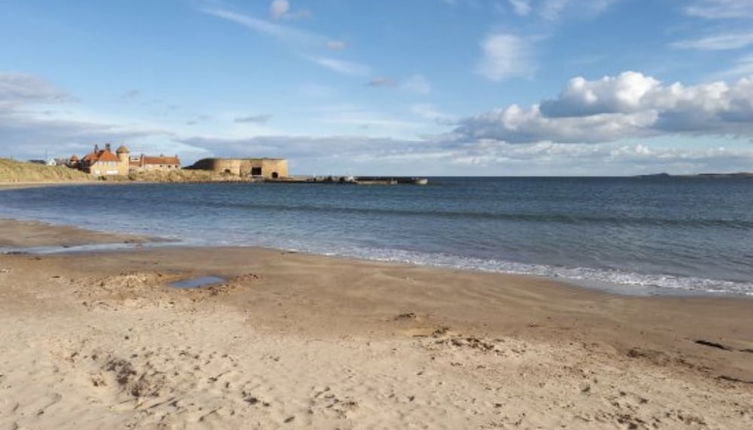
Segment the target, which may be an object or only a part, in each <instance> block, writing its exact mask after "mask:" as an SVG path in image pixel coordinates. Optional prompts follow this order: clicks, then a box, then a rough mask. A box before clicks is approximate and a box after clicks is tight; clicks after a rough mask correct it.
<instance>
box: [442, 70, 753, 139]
mask: <svg viewBox="0 0 753 430" xmlns="http://www.w3.org/2000/svg"><path fill="white" fill-rule="evenodd" d="M460 124H461V125H460V126H459V127H458V128H457V129H456V130H455V138H457V139H460V140H463V139H466V140H479V139H492V140H499V141H505V142H509V143H533V142H541V141H552V142H560V143H603V142H609V141H615V140H619V139H623V138H636V137H637V138H641V137H649V136H658V135H673V134H688V135H728V136H745V137H753V77H751V78H744V79H741V80H739V81H738V82H736V83H734V84H728V83H725V82H713V83H709V84H701V85H695V86H684V85H682V84H681V83H674V84H671V85H663V84H661V83H660V82H659V81H657V80H656V79H654V78H651V77H649V76H645V75H643V74H641V73H637V72H624V73H622V74H620V75H619V76H614V77H605V78H602V79H599V80H596V81H588V80H585V79H583V78H574V79H572V80H571V81H570V83H569V84H568V85H567V86H566V87H565V89H564V90H563V91H562V92H561V93H560V95H559V97H557V98H556V99H553V100H545V101H543V102H542V103H541V104H536V105H533V106H531V107H529V108H521V107H520V106H517V105H511V106H508V107H506V108H500V109H495V110H492V111H490V112H487V113H484V114H480V115H476V116H473V117H470V118H466V119H464V120H462V121H461V122H460Z"/></svg>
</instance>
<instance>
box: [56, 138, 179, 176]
mask: <svg viewBox="0 0 753 430" xmlns="http://www.w3.org/2000/svg"><path fill="white" fill-rule="evenodd" d="M68 167H71V168H75V169H79V170H83V171H84V172H87V173H90V174H92V175H96V176H113V175H122V176H125V175H128V174H129V173H131V172H135V171H144V170H166V171H170V170H177V169H180V159H179V158H178V156H177V155H176V156H173V157H168V156H165V155H160V156H159V157H152V156H147V155H144V154H141V155H139V156H135V157H131V156H130V150H129V149H128V148H127V147H126V146H125V145H120V147H118V149H117V150H116V151H115V152H114V153H113V152H112V149H111V147H110V144H109V143H108V144H106V145H105V147H104V148H103V149H100V148H99V145H94V150H93V151H92V152H90V153H88V154H86V155H84V156H83V157H82V158H81V159H79V158H78V157H77V156H75V155H73V156H72V157H71V158H70V159H69V160H68Z"/></svg>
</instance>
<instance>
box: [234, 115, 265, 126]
mask: <svg viewBox="0 0 753 430" xmlns="http://www.w3.org/2000/svg"><path fill="white" fill-rule="evenodd" d="M270 119H272V115H270V114H259V115H248V116H241V117H237V118H235V119H234V120H233V121H235V122H241V123H256V124H264V123H267V122H269V120H270Z"/></svg>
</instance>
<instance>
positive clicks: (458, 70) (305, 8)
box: [0, 0, 753, 175]
mask: <svg viewBox="0 0 753 430" xmlns="http://www.w3.org/2000/svg"><path fill="white" fill-rule="evenodd" d="M752 136H753V1H750V0H401V1H397V0H396V1H383V2H375V1H368V0H316V1H315V0H287V1H285V0H274V1H272V0H222V1H220V0H162V1H153V0H150V1H146V0H144V1H138V0H111V1H106V2H103V1H94V0H91V1H68V2H63V1H53V0H35V1H29V0H0V156H12V157H15V158H21V159H24V158H41V157H43V156H44V154H45V153H46V154H48V155H51V156H52V155H55V156H68V155H71V154H74V153H75V154H79V155H81V154H83V153H84V152H85V151H87V150H88V149H89V148H90V147H91V146H93V145H94V144H95V143H100V144H101V143H104V142H112V143H115V144H120V143H125V144H127V145H128V146H129V147H131V148H132V150H134V151H136V152H142V151H143V152H147V153H170V154H172V153H178V154H179V155H180V156H181V157H182V158H183V160H184V162H192V161H194V160H196V159H198V158H202V157H207V156H270V157H287V158H289V159H290V162H291V170H292V171H294V172H296V173H301V174H311V173H317V174H324V173H332V174H406V175H467V174H478V175H620V174H637V173H651V172H660V171H669V172H672V173H693V172H703V171H738V170H753V145H752V144H751V137H752Z"/></svg>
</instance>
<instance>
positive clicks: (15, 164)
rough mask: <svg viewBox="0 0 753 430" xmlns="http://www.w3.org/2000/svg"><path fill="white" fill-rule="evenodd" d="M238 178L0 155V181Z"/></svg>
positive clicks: (216, 174) (229, 180)
mask: <svg viewBox="0 0 753 430" xmlns="http://www.w3.org/2000/svg"><path fill="white" fill-rule="evenodd" d="M83 181H107V182H241V181H250V178H242V177H240V176H238V175H232V174H227V173H216V172H211V171H206V170H186V169H175V170H150V171H140V172H131V173H130V174H128V175H127V176H103V177H96V176H94V175H90V174H88V173H84V172H82V171H79V170H75V169H70V168H68V167H65V166H55V167H52V166H44V165H41V164H33V163H27V162H23V161H15V160H9V159H7V158H0V183H34V182H39V183H42V182H83Z"/></svg>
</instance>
